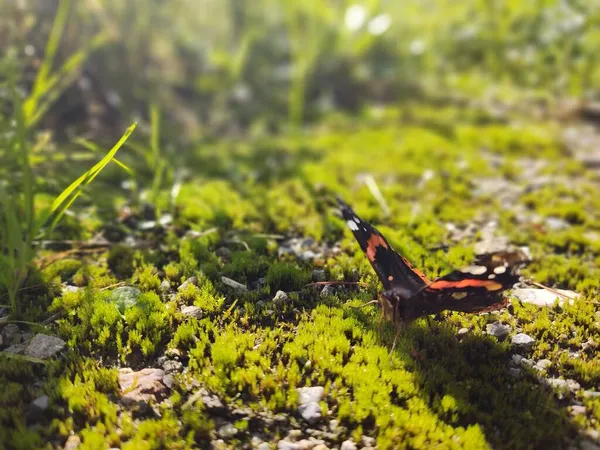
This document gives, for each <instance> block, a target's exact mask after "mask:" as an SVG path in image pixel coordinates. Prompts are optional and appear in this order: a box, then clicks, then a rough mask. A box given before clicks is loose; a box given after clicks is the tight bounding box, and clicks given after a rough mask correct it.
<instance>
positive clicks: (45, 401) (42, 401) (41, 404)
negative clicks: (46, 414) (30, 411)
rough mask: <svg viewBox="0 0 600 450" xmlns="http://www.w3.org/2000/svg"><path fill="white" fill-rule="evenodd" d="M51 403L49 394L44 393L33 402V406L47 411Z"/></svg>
mask: <svg viewBox="0 0 600 450" xmlns="http://www.w3.org/2000/svg"><path fill="white" fill-rule="evenodd" d="M49 405H50V399H49V398H48V396H47V395H42V396H41V397H38V398H36V399H35V400H34V401H32V402H31V406H33V407H34V408H36V409H38V410H40V411H45V410H46V409H48V406H49Z"/></svg>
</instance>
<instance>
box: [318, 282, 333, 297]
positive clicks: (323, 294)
mask: <svg viewBox="0 0 600 450" xmlns="http://www.w3.org/2000/svg"><path fill="white" fill-rule="evenodd" d="M333 294H335V287H334V286H332V285H331V284H326V285H325V286H324V287H323V289H322V290H321V297H328V296H330V295H333Z"/></svg>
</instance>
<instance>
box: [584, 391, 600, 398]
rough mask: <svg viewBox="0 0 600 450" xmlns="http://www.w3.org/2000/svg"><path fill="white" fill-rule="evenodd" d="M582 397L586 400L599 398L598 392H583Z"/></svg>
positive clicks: (599, 393)
mask: <svg viewBox="0 0 600 450" xmlns="http://www.w3.org/2000/svg"><path fill="white" fill-rule="evenodd" d="M583 396H584V397H587V398H590V397H591V398H598V397H600V392H598V391H583Z"/></svg>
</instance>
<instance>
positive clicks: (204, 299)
mask: <svg viewBox="0 0 600 450" xmlns="http://www.w3.org/2000/svg"><path fill="white" fill-rule="evenodd" d="M177 299H178V301H179V302H180V303H183V304H185V305H192V304H193V305H195V306H198V307H199V308H201V309H202V310H203V311H204V312H206V313H208V314H212V313H215V312H217V311H219V310H220V309H221V307H222V306H223V302H224V301H225V299H224V298H223V297H222V296H219V295H218V294H217V293H216V291H215V288H214V286H213V284H212V282H211V281H210V280H208V279H206V278H204V279H202V278H200V279H199V286H196V285H194V284H192V283H188V284H187V285H186V286H184V287H183V288H181V289H179V292H178V293H177Z"/></svg>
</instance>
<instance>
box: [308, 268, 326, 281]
mask: <svg viewBox="0 0 600 450" xmlns="http://www.w3.org/2000/svg"><path fill="white" fill-rule="evenodd" d="M311 278H312V280H313V281H316V282H319V281H325V278H326V277H325V271H324V270H323V269H315V270H313V271H312V276H311Z"/></svg>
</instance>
